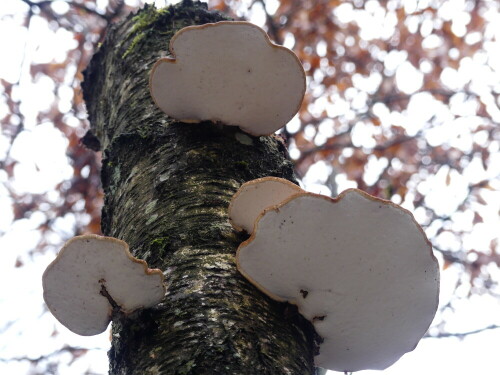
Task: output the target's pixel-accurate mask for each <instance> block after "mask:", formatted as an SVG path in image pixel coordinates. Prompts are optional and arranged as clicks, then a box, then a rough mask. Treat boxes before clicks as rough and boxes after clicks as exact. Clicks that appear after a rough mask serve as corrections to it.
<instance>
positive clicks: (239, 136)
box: [84, 1, 314, 375]
mask: <svg viewBox="0 0 500 375" xmlns="http://www.w3.org/2000/svg"><path fill="white" fill-rule="evenodd" d="M222 19H224V16H222V15H220V14H219V13H216V12H210V11H207V10H206V8H205V7H204V5H203V4H200V3H198V2H191V1H184V2H183V3H182V4H180V5H177V6H172V7H169V8H166V9H164V10H160V11H158V10H156V9H155V8H153V7H146V8H145V9H143V10H142V11H140V12H139V13H138V14H135V15H131V16H130V17H128V18H127V19H126V20H125V21H123V22H122V23H120V24H118V25H116V26H114V27H112V28H111V29H110V30H109V32H108V35H107V38H106V41H105V42H104V43H103V45H102V47H101V49H100V50H99V52H98V53H97V54H96V55H95V57H94V59H93V60H92V62H91V64H90V66H89V68H88V70H87V72H86V74H85V83H84V96H85V100H86V102H87V106H88V110H89V116H90V120H91V124H92V128H91V129H92V132H93V134H95V136H96V137H97V139H98V140H99V143H100V145H101V147H102V149H103V152H104V155H105V158H104V161H103V170H102V182H103V187H104V191H105V205H104V208H103V217H102V228H103V233H104V234H106V235H110V236H113V237H117V238H120V239H123V240H125V241H126V242H127V243H128V244H129V245H130V248H131V250H132V252H133V254H134V255H135V256H137V257H139V258H142V259H144V260H146V261H147V262H148V263H149V265H150V267H155V268H160V269H162V270H163V271H164V273H165V276H166V282H167V285H168V293H167V296H166V297H165V299H164V301H163V302H162V303H161V304H160V305H158V306H156V307H154V308H152V309H147V310H143V311H141V312H139V313H136V314H134V315H132V316H129V317H126V318H123V317H117V318H116V319H115V320H114V322H113V340H112V348H111V350H110V352H109V357H110V373H111V374H297V375H299V374H300V375H306V374H312V373H314V367H313V351H314V331H313V329H312V326H311V325H310V324H309V323H308V322H306V321H305V320H303V319H302V318H301V316H300V315H299V314H297V312H296V310H295V309H294V308H293V307H291V306H289V305H287V304H281V303H277V302H275V301H272V300H270V299H269V298H267V297H266V296H264V295H263V294H262V293H260V292H259V291H258V290H257V289H256V288H254V287H253V286H252V285H251V284H250V283H248V282H247V281H246V280H245V279H243V277H242V276H241V275H240V274H239V273H238V272H237V270H236V266H235V259H234V255H235V252H236V248H237V247H238V245H239V244H240V243H241V241H242V240H244V239H245V238H244V236H243V235H241V234H238V233H236V232H234V231H233V229H232V228H231V226H230V225H229V223H228V217H227V207H228V205H229V201H230V199H231V196H232V195H233V194H234V192H235V191H236V189H237V188H238V187H239V186H240V185H241V183H243V182H244V181H248V180H251V179H254V178H258V177H263V176H268V175H272V176H278V177H283V178H287V179H289V180H292V181H293V180H294V177H293V169H292V164H291V163H290V161H289V160H288V159H287V158H286V150H285V149H284V147H283V146H282V144H281V143H280V142H279V141H278V140H277V139H276V138H274V137H252V136H249V135H246V134H244V133H242V132H241V131H239V130H238V129H237V128H234V127H225V126H220V125H215V124H212V123H202V124H182V123H178V122H175V121H174V120H172V119H169V118H168V117H166V116H165V115H164V114H163V113H162V112H160V111H159V110H158V109H157V108H156V107H155V106H154V104H153V102H152V100H151V98H150V96H149V91H148V75H149V71H150V69H151V67H152V64H153V63H154V62H155V61H156V60H157V58H159V57H160V56H162V55H165V53H166V51H167V49H168V42H169V39H170V37H171V36H172V35H173V34H174V33H175V31H176V30H177V29H180V28H182V27H184V26H187V25H190V24H200V23H207V22H216V21H220V20H222Z"/></svg>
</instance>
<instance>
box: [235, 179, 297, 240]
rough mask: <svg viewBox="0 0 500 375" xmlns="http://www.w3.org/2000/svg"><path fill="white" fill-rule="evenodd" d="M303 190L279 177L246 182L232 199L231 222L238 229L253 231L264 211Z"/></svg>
mask: <svg viewBox="0 0 500 375" xmlns="http://www.w3.org/2000/svg"><path fill="white" fill-rule="evenodd" d="M301 192H304V190H302V189H301V188H300V186H298V185H295V184H293V183H291V182H290V181H288V180H285V179H283V178H278V177H262V178H258V179H256V180H252V181H248V182H245V183H244V184H243V185H241V187H240V188H239V189H238V191H237V192H236V193H235V194H234V195H233V198H232V199H231V203H230V204H229V209H228V216H229V222H230V223H231V225H232V226H233V227H234V228H235V229H236V230H238V231H241V230H244V231H245V232H247V233H252V231H253V225H254V223H255V220H257V218H258V217H259V215H260V214H261V212H262V211H264V210H265V209H266V208H267V207H271V206H275V205H277V204H279V203H281V202H283V201H284V200H285V199H286V198H288V197H290V196H292V195H294V194H297V193H301Z"/></svg>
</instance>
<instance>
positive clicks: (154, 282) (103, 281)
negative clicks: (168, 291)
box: [42, 235, 165, 336]
mask: <svg viewBox="0 0 500 375" xmlns="http://www.w3.org/2000/svg"><path fill="white" fill-rule="evenodd" d="M42 282H43V298H44V300H45V303H46V304H47V306H48V308H49V310H50V311H51V312H52V314H53V315H54V316H55V317H56V319H57V320H59V322H61V323H62V324H63V325H64V326H65V327H67V328H68V329H69V330H71V331H73V332H74V333H77V334H79V335H83V336H91V335H97V334H98V333H101V332H104V331H105V330H106V328H107V326H108V324H109V322H110V320H111V318H112V314H113V313H114V312H120V313H124V314H130V313H132V312H133V311H135V310H138V309H140V308H146V307H151V306H154V305H156V304H157V303H159V302H160V301H161V300H162V299H163V297H164V295H165V286H164V284H163V273H162V272H161V271H160V270H158V269H149V268H148V266H147V263H146V262H145V261H143V260H140V259H137V258H134V257H133V256H132V255H131V254H130V251H129V249H128V245H127V243H126V242H124V241H121V240H118V239H116V238H112V237H101V236H96V235H84V236H77V237H74V238H72V239H71V240H69V241H67V242H66V244H65V245H64V247H63V248H62V250H61V251H60V252H59V254H58V255H57V257H56V259H55V260H54V261H53V262H52V263H51V264H50V265H49V266H48V267H47V269H46V270H45V272H44V274H43V277H42Z"/></svg>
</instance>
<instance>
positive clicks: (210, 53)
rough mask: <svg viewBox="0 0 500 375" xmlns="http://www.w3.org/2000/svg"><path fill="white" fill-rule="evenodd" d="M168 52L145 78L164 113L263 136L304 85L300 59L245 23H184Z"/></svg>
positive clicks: (292, 110)
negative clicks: (149, 75)
mask: <svg viewBox="0 0 500 375" xmlns="http://www.w3.org/2000/svg"><path fill="white" fill-rule="evenodd" d="M170 50H171V52H172V53H173V54H174V55H175V60H171V59H161V60H159V61H158V62H157V63H156V65H155V67H154V68H153V71H152V73H151V78H150V89H151V95H152V96H153V99H154V101H155V102H156V104H157V105H158V106H159V107H160V109H161V110H162V111H164V112H165V113H166V114H167V115H168V116H170V117H173V118H175V119H177V120H180V121H185V122H200V121H204V120H210V121H217V122H222V123H224V124H226V125H236V126H239V127H240V128H241V129H242V130H243V131H245V132H247V133H250V134H253V135H268V134H271V133H273V132H275V131H276V130H278V129H279V128H281V127H283V126H284V125H286V123H287V122H288V121H290V119H291V118H292V117H293V116H294V115H295V114H296V113H297V111H298V110H299V107H300V104H301V102H302V99H303V97H304V93H305V87H306V86H305V74H304V70H303V68H302V65H301V63H300V62H299V60H298V58H297V57H296V56H295V55H294V54H293V52H292V51H290V50H288V49H286V48H284V47H280V46H276V45H274V44H272V43H271V42H270V41H269V38H268V37H267V35H266V34H265V32H264V31H263V30H262V29H260V28H259V27H257V26H255V25H253V24H251V23H247V22H219V23H215V24H207V25H202V26H190V27H186V28H184V29H182V30H180V31H179V32H178V33H177V34H176V35H174V37H173V38H172V40H171V42H170Z"/></svg>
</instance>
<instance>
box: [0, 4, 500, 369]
mask: <svg viewBox="0 0 500 375" xmlns="http://www.w3.org/2000/svg"><path fill="white" fill-rule="evenodd" d="M61 3H62V2H61ZM156 3H157V5H163V3H164V2H163V1H157V2H156ZM60 6H64V4H60ZM271 6H272V4H271ZM25 9H26V8H25V7H24V6H23V4H20V2H19V1H18V0H2V2H1V3H0V17H2V16H4V15H6V14H10V15H13V17H10V18H5V19H0V51H8V54H7V55H3V56H2V57H3V58H2V59H1V60H0V78H2V79H5V80H7V81H10V82H15V81H17V80H18V79H20V81H21V85H20V88H19V90H17V91H16V92H15V95H18V97H19V98H22V100H23V108H22V110H23V114H24V115H25V129H26V130H25V131H24V132H23V133H21V134H20V136H19V137H18V138H17V139H16V141H15V143H14V145H13V148H12V150H11V155H10V156H11V157H12V158H13V159H15V160H17V161H18V166H17V167H16V171H15V174H16V180H15V181H14V182H13V184H14V186H13V187H14V188H15V190H16V191H18V192H31V193H43V192H47V191H50V190H51V189H53V188H54V187H55V186H56V185H57V184H59V183H61V182H63V181H65V180H66V179H69V178H71V176H72V168H71V166H70V165H69V164H68V160H67V157H66V147H67V140H66V139H65V137H64V136H63V135H62V134H61V133H60V131H59V130H57V129H56V128H55V127H54V125H53V124H51V123H50V122H46V123H43V124H38V123H37V121H36V113H37V112H38V111H40V110H43V109H45V108H47V107H48V106H50V104H51V101H52V100H54V97H53V94H52V86H51V85H52V83H51V82H50V81H48V80H43V79H42V80H39V81H37V82H31V81H30V80H29V79H28V78H27V77H28V76H27V74H26V72H27V71H26V70H24V71H23V70H22V69H20V66H21V61H22V55H23V52H22V50H21V49H20V47H19V46H25V45H26V54H27V58H28V59H30V60H31V61H38V62H44V61H58V60H60V59H62V58H64V54H65V51H67V50H68V49H71V48H74V41H72V39H71V37H70V35H69V34H68V33H67V32H65V31H64V30H61V31H59V30H57V31H51V30H49V29H48V28H47V25H46V24H45V23H44V22H43V21H42V20H37V19H36V17H35V20H34V23H33V28H32V31H31V32H30V33H29V34H28V33H27V32H26V30H25V29H24V28H22V27H21V26H20V25H21V22H22V19H23V14H24V13H23V12H25ZM251 21H252V22H254V23H256V24H258V25H262V24H263V23H264V20H263V18H262V14H259V12H254V14H253V15H252V18H251ZM491 53H498V51H491ZM395 64H397V56H395ZM24 69H27V68H26V67H25V68H24ZM401 69H402V73H401V74H404V75H405V77H413V78H410V79H406V80H404V81H402V82H401V90H402V91H405V90H407V91H409V92H411V91H412V90H415V87H417V86H418V85H419V82H418V80H419V79H420V78H419V74H418V73H416V72H413V71H412V70H411V68H410V67H408V66H406V67H405V65H404V64H403V67H402V68H401ZM469 69H474V64H471V66H470V67H469ZM472 71H474V70H472ZM462 73H463V74H472V73H471V71H467V70H466V71H465V72H462ZM450 74H451V73H450ZM490 78H491V77H490ZM455 79H457V77H454V76H450V78H449V80H450V85H451V84H452V83H453V81H454V80H455ZM485 79H487V78H485ZM496 79H498V77H496ZM58 95H59V97H61V98H63V100H62V102H61V104H60V105H61V106H63V107H64V106H68V108H69V106H70V105H71V98H72V93H71V92H69V91H64V90H62V91H61V92H59V93H58ZM427 99H428V98H427ZM427 99H426V98H425V97H422V98H419V100H420V101H416V103H415V104H414V105H415V108H414V113H415V116H418V115H419V114H420V116H424V117H425V115H423V114H422V113H424V112H425V110H424V108H427V109H428V108H429V103H430V102H429V101H428V100H427ZM419 103H420V104H419ZM329 110H330V111H332V112H334V111H337V110H339V109H338V108H329ZM464 110H466V109H464ZM5 111H6V109H5V108H4V107H3V103H2V102H0V117H3V116H4V114H5ZM424 120H425V119H424ZM424 120H422V119H420V121H424ZM418 124H419V119H418V117H417V118H415V123H414V127H415V129H417V130H415V131H418V126H419V125H418ZM75 126H77V123H75ZM289 126H290V127H293V126H294V120H292V122H291V123H290V124H289ZM448 130H449V129H448ZM409 131H410V132H411V126H410V127H409ZM446 136H447V130H446V129H442V130H441V133H440V134H438V133H437V134H435V137H436V138H437V139H439V138H442V137H446ZM357 141H358V142H360V143H361V144H362V143H363V142H369V139H368V138H363V132H362V129H359V132H358V138H357ZM465 141H466V140H465ZM7 147H8V142H7V140H6V138H5V137H3V136H0V159H1V158H3V157H4V155H5V152H6V150H7ZM292 156H293V153H292ZM497 164H498V165H499V168H500V160H499V162H498V163H497ZM373 168H374V170H375V169H376V168H377V166H376V165H374V167H373ZM378 168H380V166H379V167H378ZM499 171H500V169H499ZM470 173H473V172H470ZM492 173H495V172H494V171H493V172H492ZM497 173H499V172H497ZM327 175H328V166H327V165H325V164H324V163H323V164H322V163H321V162H320V163H317V164H316V165H314V166H313V168H311V169H310V171H309V172H308V174H307V175H306V176H305V177H304V179H303V181H302V184H303V187H304V188H305V189H306V190H309V191H314V192H319V193H322V194H330V193H331V192H330V191H329V190H328V188H327V187H326V186H325V180H324V176H327ZM374 175H376V173H374ZM433 178H434V179H440V178H441V179H442V178H446V177H445V176H435V177H433ZM454 179H455V180H454V181H456V182H454V183H453V184H451V185H450V189H451V190H452V191H451V193H452V194H456V195H460V194H461V193H460V191H461V190H460V189H461V183H460V179H461V176H455V177H454ZM336 182H337V186H338V190H339V191H342V190H344V189H346V188H349V187H352V186H351V184H350V182H349V181H347V180H346V179H343V178H342V176H340V177H339V178H338V179H337V181H336ZM5 183H7V178H6V174H5V173H4V172H3V171H1V170H0V254H1V255H2V258H1V262H0V285H2V287H1V288H0V322H3V323H2V324H0V329H2V327H7V329H5V330H4V331H0V373H1V374H13V375H21V374H28V373H29V371H30V364H29V362H27V361H10V362H6V361H4V360H3V359H8V358H19V357H29V358H37V357H39V356H43V355H46V354H48V353H52V352H54V351H56V350H58V349H59V348H60V347H62V346H63V345H65V344H68V345H72V346H77V347H85V348H94V350H91V351H90V352H89V353H88V354H86V355H85V356H82V357H80V358H78V359H76V360H74V361H72V357H71V356H69V355H62V357H61V359H60V362H61V367H60V374H62V375H70V374H83V373H84V372H85V371H86V370H87V369H88V367H89V366H90V368H91V369H92V373H94V374H99V375H101V374H102V375H103V374H106V373H107V354H106V351H107V349H108V348H109V330H108V331H107V332H105V333H103V334H101V335H98V336H94V337H82V336H78V335H76V334H73V333H71V332H70V331H68V330H67V329H66V328H65V327H63V326H61V325H60V324H59V323H58V322H57V321H56V320H55V319H54V318H53V317H52V315H51V314H49V313H47V309H46V307H45V305H44V303H43V298H42V287H41V275H42V273H43V271H44V270H45V267H46V266H47V265H48V264H49V263H50V262H51V261H52V260H53V259H54V257H55V254H56V253H57V251H58V250H59V246H60V243H61V240H62V239H65V238H67V237H68V236H69V235H70V233H72V229H73V227H74V224H75V220H76V218H75V217H70V216H68V217H65V218H57V219H56V224H55V227H56V228H57V229H58V233H57V234H56V235H55V236H54V238H52V241H50V242H49V246H48V247H47V249H46V250H45V251H44V252H42V253H40V252H32V251H33V249H34V248H35V247H36V245H37V243H38V241H39V239H40V235H39V233H38V232H37V231H36V228H37V225H38V224H39V223H40V221H41V220H43V218H42V217H41V216H40V215H37V214H36V213H35V214H33V215H32V216H31V217H30V218H29V219H22V220H18V221H16V222H13V221H12V220H13V214H12V212H11V211H12V206H11V201H10V199H9V198H8V197H7V191H6V189H5V188H4V187H3V186H2V184H5ZM429 184H430V187H429V189H430V190H429V194H431V195H432V194H434V195H435V198H433V199H435V200H436V202H438V203H436V204H441V203H439V202H440V201H442V197H443V194H444V195H449V194H450V191H435V190H433V189H431V187H432V184H433V182H432V179H431V180H430V182H429ZM496 197H498V195H497V196H496ZM498 204H500V202H496V203H495V202H494V203H492V205H493V206H494V207H497V206H498ZM442 209H443V211H446V210H448V209H449V208H447V207H445V206H444V205H443V207H442ZM490 214H491V215H497V216H498V209H497V210H496V211H495V210H492V213H490ZM497 223H498V221H497ZM484 231H485V233H486V232H487V233H491V231H498V226H497V227H491V228H490V227H488V228H484ZM470 241H477V242H480V241H481V235H480V234H477V235H476V236H475V237H471V238H470ZM51 244H53V245H51ZM19 260H21V261H22V263H23V266H22V267H16V266H15V265H16V263H17V262H18V261H19ZM461 277H463V276H462V275H461V273H460V272H459V271H458V270H457V269H456V268H455V267H449V268H447V269H446V270H443V271H442V276H441V278H442V284H441V297H440V301H441V305H444V304H446V303H447V302H448V301H449V299H450V297H451V293H452V291H453V289H454V285H455V284H456V282H457V281H458V280H459V279H460V278H461ZM460 292H461V291H460V290H459V293H460ZM463 293H464V294H466V293H467V292H466V291H465V290H464V291H463ZM456 307H457V308H456V312H455V313H454V314H449V316H447V323H448V325H447V328H448V330H450V331H452V332H467V331H473V330H476V329H479V328H482V327H484V326H487V325H489V324H500V301H499V299H495V298H493V297H491V296H487V295H483V296H473V297H472V298H470V299H463V300H461V301H460V303H459V306H456ZM56 331H57V332H58V334H57V335H55V336H54V332H56ZM431 333H432V332H431ZM499 347H500V330H498V329H497V330H489V331H484V332H481V333H478V334H474V335H470V336H468V337H466V338H463V339H459V338H456V337H452V338H441V339H432V338H425V339H423V340H422V341H421V342H420V343H419V345H418V346H417V348H416V349H415V350H414V351H413V352H411V353H408V354H406V355H405V356H403V358H402V359H401V360H399V361H398V362H397V363H396V364H394V365H393V366H391V367H390V368H388V369H387V370H385V371H383V372H379V371H362V372H359V374H362V375H373V374H381V373H383V374H387V375H396V374H398V375H399V374H405V375H413V374H415V375H416V374H419V375H420V374H422V373H425V374H426V375H437V374H440V375H442V374H454V375H470V374H471V373H474V374H481V375H498V374H499V372H500V364H499V360H498V353H499V349H498V348H499ZM329 373H330V374H334V372H329Z"/></svg>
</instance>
